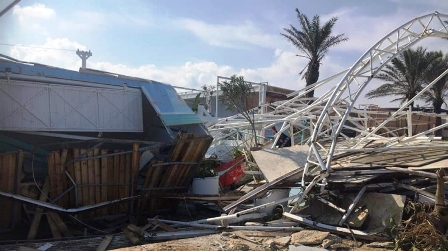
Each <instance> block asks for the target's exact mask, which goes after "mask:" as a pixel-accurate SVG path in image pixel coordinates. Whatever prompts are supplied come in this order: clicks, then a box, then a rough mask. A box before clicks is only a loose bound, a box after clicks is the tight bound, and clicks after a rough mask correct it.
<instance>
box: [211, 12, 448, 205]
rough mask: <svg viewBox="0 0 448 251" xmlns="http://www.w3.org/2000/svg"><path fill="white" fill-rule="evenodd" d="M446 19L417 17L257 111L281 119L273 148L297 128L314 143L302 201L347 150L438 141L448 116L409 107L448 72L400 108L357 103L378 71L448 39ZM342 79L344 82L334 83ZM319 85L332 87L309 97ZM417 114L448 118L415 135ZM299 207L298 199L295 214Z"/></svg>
mask: <svg viewBox="0 0 448 251" xmlns="http://www.w3.org/2000/svg"><path fill="white" fill-rule="evenodd" d="M445 21H447V22H448V15H445V14H440V13H438V12H434V13H431V14H427V15H424V16H421V17H417V18H414V19H412V20H410V21H409V22H407V23H405V24H403V25H401V26H400V27H398V28H396V29H395V30H393V31H391V32H390V33H389V34H387V35H386V36H384V37H383V38H382V39H380V40H379V41H378V42H377V43H375V44H374V45H373V46H372V47H371V48H370V49H369V50H368V51H366V52H365V53H364V54H363V55H362V56H361V57H360V58H359V59H358V60H357V61H356V62H355V64H353V66H352V67H350V68H349V69H347V70H344V71H342V72H340V73H338V74H336V75H334V76H332V77H330V78H327V79H325V80H322V81H320V82H317V83H315V84H314V85H311V86H309V87H306V88H304V89H302V90H299V91H297V92H295V93H291V94H290V96H289V97H290V99H289V100H286V101H280V102H276V103H273V104H270V105H265V106H269V107H270V108H271V110H272V111H271V112H266V113H264V114H257V115H255V124H256V125H257V128H258V129H260V130H261V129H267V128H270V127H271V126H272V125H275V124H279V123H281V125H282V126H281V129H280V130H278V133H277V134H276V135H274V138H275V139H274V144H273V145H272V147H274V146H275V145H276V142H277V141H278V140H279V138H280V135H281V133H282V132H285V131H288V132H289V133H290V135H295V131H296V129H297V128H299V129H300V130H304V131H305V132H306V135H309V137H307V138H306V139H305V140H302V143H306V144H308V145H309V146H310V147H309V151H308V157H307V163H306V164H305V167H304V170H303V177H302V189H303V193H302V196H300V198H299V199H298V202H301V201H303V199H304V198H305V196H307V194H308V193H309V192H310V191H311V188H312V187H314V186H319V185H320V186H321V187H322V189H323V188H324V186H325V185H326V184H327V181H326V178H327V177H328V175H330V174H331V172H330V171H331V165H332V160H333V159H335V158H336V157H338V156H342V154H351V153H356V152H362V153H369V152H376V151H389V150H397V149H403V150H404V149H406V150H412V149H420V148H422V147H431V145H432V147H434V145H433V144H428V142H430V141H431V140H433V139H435V137H434V132H435V131H436V130H440V129H443V128H445V127H448V116H447V115H441V114H430V113H424V112H420V111H412V109H411V107H410V105H411V104H412V102H413V101H415V100H416V99H418V98H419V97H421V96H422V94H423V93H425V92H426V91H427V90H429V89H430V88H431V87H432V86H433V85H434V84H435V83H436V82H437V81H438V80H439V79H440V78H442V77H443V76H445V75H446V74H448V70H447V71H445V72H444V73H442V74H441V75H440V76H439V77H437V78H436V79H435V80H434V81H432V82H431V83H428V84H427V85H426V86H425V88H424V89H423V90H422V91H421V92H419V93H418V94H417V95H416V97H414V98H413V99H411V100H409V101H408V102H406V103H404V104H403V105H401V106H400V107H399V108H398V109H397V110H395V111H388V110H384V109H383V110H381V109H376V108H375V107H372V106H368V105H367V106H364V109H357V108H356V107H355V104H356V101H357V100H358V98H359V97H360V96H361V94H362V93H363V91H364V90H365V88H366V86H367V85H368V84H369V83H370V82H371V80H372V79H373V78H374V77H375V75H376V74H378V73H379V72H380V71H381V70H382V68H383V67H384V66H385V65H387V64H388V63H389V62H390V61H391V60H392V59H393V58H395V57H396V56H398V55H399V54H401V53H402V52H403V51H404V50H406V49H408V48H410V47H412V46H413V45H415V44H417V43H418V42H419V41H421V40H423V39H425V38H429V37H436V38H448V23H446V22H445ZM341 77H342V79H340V78H341ZM338 79H339V80H340V81H338V82H335V80H338ZM316 89H319V90H327V91H326V92H324V93H323V94H322V95H320V96H319V97H316V98H312V99H310V98H307V97H306V94H307V93H308V92H310V91H311V90H316ZM265 106H261V108H262V109H263V108H264V107H265ZM413 115H414V117H419V116H426V117H428V118H431V117H432V118H434V117H436V116H438V117H442V119H445V121H446V122H445V123H442V124H441V125H439V126H436V127H432V128H428V129H420V131H418V133H417V134H415V135H413V125H415V122H418V120H417V121H413V119H412V118H413ZM304 122H307V123H304ZM401 122H405V123H404V124H405V125H403V126H397V125H396V124H399V123H401ZM393 124H395V125H393ZM247 128H249V123H247V122H246V121H245V120H244V119H243V118H242V116H239V115H235V116H232V117H228V118H224V119H221V120H219V121H218V123H216V124H215V125H213V126H211V127H209V131H210V132H211V133H212V135H218V134H220V133H222V132H223V131H224V130H225V131H229V129H232V130H234V131H241V130H245V129H247ZM347 131H351V132H355V133H356V136H354V137H353V136H351V137H349V136H348V135H347V133H346V132H347ZM292 138H294V137H292ZM294 143H295V142H292V144H294ZM306 176H315V179H313V182H311V183H308V182H305V177H306ZM317 177H319V178H317ZM318 182H319V183H318ZM297 207H298V203H297V202H296V203H295V206H294V208H293V210H291V212H292V211H294V210H295V209H296V208H297Z"/></svg>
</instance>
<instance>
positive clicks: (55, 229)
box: [47, 214, 62, 239]
mask: <svg viewBox="0 0 448 251" xmlns="http://www.w3.org/2000/svg"><path fill="white" fill-rule="evenodd" d="M47 221H48V225H49V226H50V230H51V234H52V235H53V238H54V239H61V238H62V234H61V231H60V230H59V228H58V226H57V225H56V223H55V222H54V220H53V218H51V217H49V216H48V214H47Z"/></svg>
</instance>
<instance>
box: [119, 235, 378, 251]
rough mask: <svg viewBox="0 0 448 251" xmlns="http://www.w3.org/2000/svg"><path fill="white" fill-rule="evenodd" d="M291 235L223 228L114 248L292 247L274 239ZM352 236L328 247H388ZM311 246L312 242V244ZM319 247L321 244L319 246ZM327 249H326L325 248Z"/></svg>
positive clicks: (238, 250) (270, 250)
mask: <svg viewBox="0 0 448 251" xmlns="http://www.w3.org/2000/svg"><path fill="white" fill-rule="evenodd" d="M287 236H290V233H278V232H263V231H234V232H223V233H219V234H212V235H207V236H200V237H195V238H189V239H181V240H172V241H165V242H159V243H151V244H144V245H139V246H133V247H127V248H120V249H114V250H117V251H128V250H129V251H131V250H132V251H143V250H164V251H173V250H179V251H180V250H182V251H196V250H217V251H218V250H219V251H224V250H234V251H246V250H257V251H259V250H266V251H274V250H289V244H286V245H283V244H276V243H275V242H274V240H276V239H279V238H281V237H287ZM357 244H358V245H359V247H357V246H356V242H355V241H353V240H348V239H343V240H342V243H336V244H333V245H331V246H330V247H328V248H327V250H338V251H343V250H347V251H348V250H353V251H380V250H385V248H371V247H367V245H366V244H364V243H362V242H358V243H357ZM310 247H311V245H310ZM316 247H319V246H316ZM322 250H325V249H322Z"/></svg>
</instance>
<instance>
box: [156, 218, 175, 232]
mask: <svg viewBox="0 0 448 251" xmlns="http://www.w3.org/2000/svg"><path fill="white" fill-rule="evenodd" d="M151 224H153V225H154V226H158V227H160V228H161V229H163V230H165V231H167V232H177V229H175V228H174V227H172V226H170V225H168V224H165V223H163V222H161V221H159V220H158V219H152V220H151Z"/></svg>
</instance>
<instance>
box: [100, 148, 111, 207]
mask: <svg viewBox="0 0 448 251" xmlns="http://www.w3.org/2000/svg"><path fill="white" fill-rule="evenodd" d="M104 154H107V150H105V149H102V150H101V155H104ZM107 175H108V158H107V157H103V158H101V184H102V186H101V202H106V201H107V193H108V191H107V185H105V184H107V183H111V182H112V181H108V180H107ZM101 214H102V215H107V207H103V208H102V210H101Z"/></svg>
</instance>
